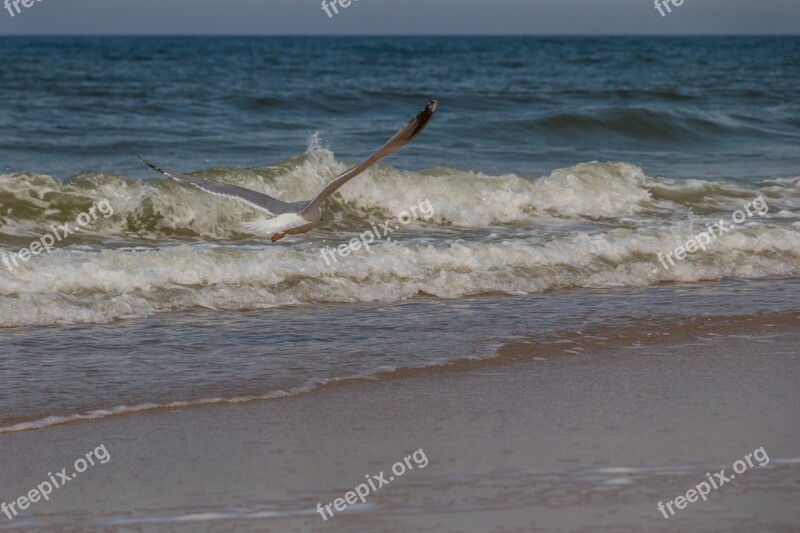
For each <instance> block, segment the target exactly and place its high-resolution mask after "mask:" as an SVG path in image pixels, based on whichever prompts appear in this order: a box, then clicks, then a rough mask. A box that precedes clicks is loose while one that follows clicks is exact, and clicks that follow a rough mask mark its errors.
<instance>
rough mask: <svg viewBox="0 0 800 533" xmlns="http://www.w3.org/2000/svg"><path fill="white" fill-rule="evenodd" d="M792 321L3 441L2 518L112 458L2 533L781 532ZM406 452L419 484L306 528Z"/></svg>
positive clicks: (795, 401)
mask: <svg viewBox="0 0 800 533" xmlns="http://www.w3.org/2000/svg"><path fill="white" fill-rule="evenodd" d="M790 315H791V316H786V317H783V318H784V320H782V321H781V323H780V324H777V321H775V322H776V323H775V324H772V322H769V321H767V322H765V323H752V321H751V325H752V326H753V327H752V328H750V329H749V330H747V329H742V323H732V324H730V330H729V331H725V327H722V328H720V329H718V330H714V327H713V325H707V324H705V325H704V324H700V326H703V327H700V328H698V329H697V331H698V332H700V331H702V333H703V334H702V335H700V336H697V337H694V336H692V337H689V336H687V337H689V338H684V339H683V340H681V341H679V342H674V340H673V341H672V342H667V343H663V342H653V343H647V344H638V345H636V344H631V343H628V344H627V345H625V341H623V342H621V343H620V344H618V345H615V346H613V347H611V346H606V347H603V348H598V349H595V350H585V353H581V352H580V351H579V352H578V353H576V354H573V353H564V350H565V349H566V350H570V349H572V348H571V347H569V346H566V345H563V346H558V345H553V346H552V347H551V348H552V349H553V350H554V351H552V354H553V355H550V356H549V357H548V356H542V355H539V354H537V355H534V356H532V355H531V354H530V353H527V354H525V353H524V346H525V344H524V343H521V344H519V345H517V346H510V347H508V348H507V350H508V353H507V354H506V355H507V357H505V358H502V359H501V361H500V362H501V363H502V364H499V365H498V364H496V363H497V362H498V361H497V360H488V361H475V362H468V363H467V364H466V365H463V366H461V365H453V366H459V368H457V369H456V368H449V369H447V368H443V369H442V370H444V371H435V372H425V371H421V372H417V373H416V375H404V376H395V377H392V378H389V379H382V380H361V381H357V382H348V383H336V384H334V385H335V386H329V387H323V388H320V389H317V390H315V391H312V392H310V393H308V394H303V395H299V396H295V397H292V398H282V399H278V400H276V401H269V402H252V403H243V404H239V405H225V406H209V407H203V408H186V409H177V410H176V409H173V410H160V411H153V412H147V413H139V414H132V415H128V416H120V417H112V418H108V419H104V420H100V421H95V422H92V423H85V424H67V425H61V426H54V427H51V428H47V429H43V430H37V431H26V432H20V433H14V434H6V435H2V436H0V440H2V441H3V446H4V450H5V451H6V457H7V460H8V465H9V466H8V468H7V469H6V471H5V472H4V473H3V474H2V483H0V487H2V494H0V499H3V498H5V500H4V501H8V500H9V499H11V498H13V497H14V496H16V495H19V494H24V493H27V491H28V490H30V489H31V488H33V487H35V486H36V483H38V482H39V481H40V478H42V479H43V476H44V474H45V473H46V472H47V471H48V469H51V470H52V469H56V470H57V467H59V465H62V466H65V465H69V464H71V461H72V460H74V459H75V458H77V457H80V456H81V455H82V454H83V453H84V452H85V451H86V450H89V449H94V448H95V447H96V446H98V445H99V444H101V443H102V444H104V445H106V446H107V448H108V451H109V453H110V455H111V460H110V462H109V464H107V465H104V466H103V467H102V468H97V469H94V470H90V471H89V472H88V473H86V474H82V478H81V480H80V481H78V482H73V483H72V484H71V485H70V486H69V488H64V489H63V491H61V492H62V493H59V494H58V495H57V498H53V499H52V500H51V501H50V502H48V503H47V504H46V505H38V507H37V508H36V509H35V510H34V509H32V510H31V511H32V512H29V513H26V515H25V516H24V517H21V519H19V520H15V521H13V522H9V523H3V522H1V521H0V528H4V527H8V526H11V527H23V526H25V527H45V526H58V527H82V528H88V529H92V528H97V529H101V528H103V527H112V526H116V527H126V526H127V527H146V526H148V525H151V526H152V525H161V526H166V525H169V526H170V527H172V528H174V529H175V530H186V531H189V530H191V531H214V530H219V529H220V528H224V529H225V530H232V529H234V528H236V529H237V530H244V531H250V530H252V531H257V530H263V529H264V528H265V527H277V528H281V529H285V528H291V527H294V528H302V529H304V530H320V531H323V530H327V528H330V527H334V528H335V529H336V530H353V529H359V528H362V529H363V528H364V527H367V526H369V527H370V528H372V530H375V531H384V530H386V531H388V530H391V529H418V530H421V531H426V530H439V529H441V527H446V528H449V529H451V530H452V529H458V530H463V531H481V530H484V531H485V530H488V529H491V527H492V525H493V524H497V523H500V517H501V516H502V523H503V524H504V525H505V526H507V527H511V526H512V525H516V526H518V527H521V528H525V529H528V530H543V529H553V528H559V527H560V528H562V529H566V530H578V529H584V528H588V527H592V526H594V527H601V528H610V529H614V530H618V531H628V530H631V531H633V530H640V529H641V527H642V525H643V524H644V525H646V526H647V527H648V528H650V529H656V530H659V529H670V528H674V527H676V525H677V526H678V527H681V528H682V529H687V528H690V529H692V530H699V531H713V530H719V528H721V527H724V528H726V529H727V530H735V531H746V530H752V529H753V528H758V527H762V528H763V527H797V526H798V524H800V511H798V510H797V508H796V501H797V496H798V495H799V494H798V493H800V489H798V488H797V487H798V486H800V483H798V482H800V468H799V467H798V465H800V430H798V429H797V428H798V427H800V424H799V423H798V422H800V414H798V413H800V395H798V394H797V392H798V385H797V383H799V382H800V380H799V379H798V378H799V377H800V354H798V351H797V349H796V346H797V342H798V341H800V332H798V330H797V328H796V327H792V326H793V325H794V324H795V323H796V313H794V314H790ZM698 320H700V319H698ZM792 320H794V322H792ZM733 322H736V321H735V320H733ZM744 322H747V321H743V323H744ZM705 326H708V327H705ZM653 337H654V339H656V340H658V339H663V338H666V337H661V336H655V335H654V336H653ZM515 350H522V351H520V352H515ZM558 350H561V353H562V355H555V354H557V353H558ZM493 363H494V364H493ZM412 372H413V371H412ZM395 378H398V379H395ZM759 446H763V447H765V449H766V450H767V452H768V453H769V456H770V458H771V459H772V463H771V465H768V467H765V468H763V469H758V470H755V471H753V472H749V473H748V475H747V476H746V478H744V477H743V479H742V480H737V481H736V483H735V484H731V485H730V487H727V486H726V487H724V489H725V490H719V491H715V493H714V494H713V495H712V496H711V497H709V501H708V502H704V503H702V504H699V503H697V504H694V505H692V506H690V507H689V508H688V509H685V510H683V511H681V512H680V515H679V516H677V517H674V518H672V519H670V520H664V519H663V518H662V517H660V514H659V513H658V510H657V508H656V504H657V503H658V502H659V501H661V500H663V501H668V500H671V499H673V498H675V497H676V496H677V495H679V494H681V493H683V492H685V491H686V490H687V489H689V488H691V487H693V486H695V485H696V484H697V483H698V482H701V481H703V479H704V478H705V476H704V474H705V472H707V471H709V469H712V468H717V470H718V469H719V468H722V467H725V466H726V465H730V464H731V463H732V462H733V461H735V460H736V459H738V458H740V457H741V456H743V455H744V454H745V453H746V452H748V451H752V450H753V449H755V448H757V447H759ZM420 448H423V449H424V450H425V453H426V454H427V457H428V458H429V460H430V464H429V466H428V467H427V468H425V469H424V470H418V471H413V472H408V473H406V474H405V475H404V476H403V478H402V479H399V480H397V481H395V482H393V483H392V484H391V485H389V486H387V487H385V488H383V489H381V490H380V491H378V492H376V493H375V494H374V495H372V496H371V497H370V499H369V500H368V502H367V503H366V504H364V505H361V506H358V505H356V506H354V508H353V509H352V511H345V512H344V513H342V514H337V516H336V517H335V518H333V519H331V520H329V521H328V522H323V520H322V518H321V517H320V516H319V515H318V514H316V513H315V510H314V509H315V507H316V505H317V503H318V502H321V503H323V504H325V503H327V502H330V501H333V500H334V499H335V498H338V497H340V496H343V495H344V494H345V492H346V491H347V490H352V488H353V487H354V486H355V485H356V484H358V483H359V482H360V481H359V480H360V479H363V477H364V475H365V474H369V473H376V472H378V471H381V470H387V469H388V468H389V467H390V466H391V465H392V464H393V463H394V462H395V461H397V460H402V458H403V457H405V456H407V455H409V454H410V453H412V452H413V451H414V450H417V449H420ZM159 487H160V488H159ZM100 509H102V511H101V510H100ZM0 518H2V517H0ZM37 524H38V525H37Z"/></svg>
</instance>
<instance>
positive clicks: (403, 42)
mask: <svg viewBox="0 0 800 533" xmlns="http://www.w3.org/2000/svg"><path fill="white" fill-rule="evenodd" d="M0 62H2V65H3V66H2V69H0V88H2V89H1V90H0V95H1V96H2V105H0V259H2V258H5V259H4V260H3V261H4V262H3V263H0V347H1V348H0V433H9V432H16V431H21V430H28V429H33V428H41V427H46V426H50V425H55V424H61V423H64V422H68V421H74V420H80V419H86V418H91V419H94V418H104V417H108V416H113V415H115V414H119V413H124V412H130V411H140V410H148V409H154V408H157V407H164V406H172V407H176V406H187V405H195V404H198V405H201V404H213V403H236V402H249V401H252V400H257V399H269V398H276V397H284V396H288V395H297V394H303V393H304V392H307V391H309V390H312V389H314V388H317V387H320V386H322V385H324V384H326V383H331V382H336V381H342V380H348V379H354V378H367V379H374V378H376V376H380V375H384V374H386V373H392V372H399V371H402V370H405V369H411V368H424V367H428V366H436V365H443V364H452V363H455V362H458V361H462V360H471V359H480V358H491V357H494V356H495V355H496V354H497V353H498V350H499V349H500V348H501V347H503V346H505V345H507V344H508V343H511V342H518V341H521V340H526V339H527V340H526V342H531V343H542V344H550V343H558V342H562V341H563V340H564V339H565V338H567V337H568V336H570V335H574V334H575V333H576V332H579V331H582V330H583V329H586V328H593V330H596V331H600V332H602V331H606V332H611V331H614V328H616V327H619V328H626V327H631V325H632V324H633V325H635V324H653V323H658V322H659V320H664V319H666V318H667V317H669V318H671V319H675V320H697V319H702V318H703V317H716V319H718V320H723V319H725V318H726V317H734V316H745V317H753V318H754V319H757V317H759V316H760V315H762V314H769V313H772V314H774V313H787V312H789V313H791V312H796V311H797V308H798V307H797V302H798V296H799V295H800V284H799V283H798V275H799V274H800V170H799V169H800V102H799V101H798V99H797V94H798V79H800V76H798V74H800V38H796V37H775V38H767V37H736V38H734V37H730V38H724V37H696V38H666V37H663V38H651V37H613V38H600V37H597V38H595V37H580V38H567V37H559V38H555V37H553V38H546V37H535V38H534V37H480V38H468V37H448V38H444V37H442V38H438V37H414V38H410V37H408V38H406V37H359V38H321V37H320V38H311V37H308V38H303V37H280V38H238V37H237V38H233V37H231V38H222V37H215V38H200V37H194V38H188V37H187V38H169V37H157V38H156V37H153V38H122V37H115V38H88V37H87V38H66V37H61V38H58V37H52V38H0ZM433 98H435V99H437V100H438V101H439V110H438V112H437V115H436V116H435V117H434V119H433V121H432V123H431V124H430V125H429V126H428V128H427V129H426V130H425V131H424V132H423V133H422V134H421V135H420V136H419V137H418V138H417V139H416V140H415V141H414V142H413V143H412V144H411V145H409V146H408V147H406V148H405V149H404V150H403V151H401V152H400V153H398V154H396V155H394V156H392V157H391V158H389V159H387V160H385V161H383V162H382V163H381V164H380V165H379V166H378V167H375V168H373V169H371V170H370V171H368V172H367V173H365V174H363V175H362V176H359V177H358V178H356V179H354V180H353V181H351V182H350V183H348V184H347V185H346V186H344V187H343V188H342V189H340V190H339V192H338V193H337V194H336V195H334V197H333V198H331V199H330V200H329V201H328V202H327V203H326V204H325V205H323V219H324V223H323V225H322V226H321V227H320V228H318V229H315V230H314V231H312V232H310V233H308V234H305V235H301V236H294V237H292V236H290V237H287V238H286V239H284V240H282V241H279V242H278V243H277V244H272V243H270V242H269V239H268V237H269V236H268V235H254V234H252V233H249V232H248V231H247V230H245V229H244V228H243V227H242V224H243V223H245V222H250V221H253V220H255V219H256V218H258V213H257V212H256V211H255V210H254V209H253V208H251V207H248V206H246V205H242V204H240V203H237V202H235V201H232V200H228V199H224V198H219V197H214V196H211V195H208V194H206V193H204V192H202V191H199V190H196V189H193V188H190V187H187V186H184V185H182V184H180V183H176V182H174V181H171V180H165V179H162V177H161V176H160V175H157V174H155V173H153V172H151V171H150V170H149V169H148V168H146V167H144V166H143V165H141V164H140V163H139V162H138V160H137V159H136V157H135V156H136V155H137V154H141V155H143V156H144V157H145V158H147V159H149V160H151V161H153V162H155V163H156V164H158V165H160V166H163V167H165V168H167V169H170V170H174V171H178V172H184V173H192V174H195V175H198V176H202V177H205V178H208V179H214V180H220V181H225V182H228V183H233V184H237V185H241V186H244V187H248V188H251V189H255V190H258V191H261V192H265V193H267V194H270V195H272V196H275V197H277V198H280V199H281V200H284V201H290V202H294V201H300V200H304V199H310V198H313V197H314V196H315V195H316V193H317V192H319V191H320V190H321V189H322V188H323V187H324V185H325V184H326V183H327V182H329V181H330V180H331V179H333V178H334V177H335V176H336V175H337V174H338V173H340V172H342V171H344V170H345V169H347V168H348V167H349V166H350V165H352V164H353V163H356V162H358V161H360V160H361V159H363V158H365V157H367V156H369V155H371V154H372V153H373V152H374V151H375V150H376V149H377V148H378V147H379V146H380V145H381V144H382V143H383V142H384V141H385V140H386V139H388V138H389V136H391V135H392V134H393V133H394V132H395V131H396V130H397V129H398V128H399V127H401V126H402V125H403V124H404V123H405V122H406V121H407V120H409V119H410V118H411V117H413V116H414V115H415V114H416V113H417V112H418V111H419V110H420V109H422V107H423V106H424V105H425V104H426V103H427V102H428V101H429V100H430V99H433ZM426 201H427V202H429V205H430V206H431V214H430V216H426V217H424V218H423V217H414V218H413V220H410V221H409V222H408V223H407V224H405V223H404V224H397V223H395V222H392V221H396V220H397V218H398V216H399V215H400V214H401V213H403V212H404V211H408V210H409V209H410V208H411V207H412V206H419V205H420V204H421V203H423V202H426ZM100 202H106V203H105V204H104V205H107V206H108V207H109V210H108V216H105V213H103V214H102V215H101V216H95V217H93V218H92V219H91V220H90V221H89V222H88V223H87V224H86V225H85V226H84V227H82V228H81V230H80V231H76V232H73V234H71V235H68V236H64V237H63V239H58V240H57V241H56V240H55V239H53V240H54V241H55V242H54V243H53V245H52V246H51V248H52V249H51V251H49V252H45V253H37V254H35V255H34V254H31V255H32V256H31V257H29V259H28V260H23V259H21V258H18V259H17V262H16V263H14V262H13V260H10V259H9V258H11V256H12V254H19V252H20V250H22V249H24V248H31V249H32V248H33V247H32V246H31V243H32V242H34V241H40V239H41V238H42V237H43V236H44V235H46V234H49V235H53V234H54V232H56V234H57V232H58V230H57V228H58V227H59V226H61V225H63V224H64V223H71V224H72V225H73V226H75V224H76V222H75V221H76V220H78V219H79V217H80V216H81V215H82V214H83V213H86V212H87V211H88V210H89V209H91V208H93V207H94V208H96V207H97V206H98V203H100ZM720 221H724V223H723V225H724V224H728V225H729V226H733V229H730V230H728V231H720V229H719V227H718V225H719V223H720ZM384 222H389V223H390V224H393V227H394V228H395V229H394V230H393V231H392V232H391V235H386V237H390V238H384V236H381V238H379V239H376V240H375V242H374V243H372V244H371V245H370V246H369V248H364V247H362V248H361V249H360V250H356V251H353V252H351V253H348V255H347V256H342V257H338V259H337V260H336V261H326V259H325V257H324V255H323V250H326V249H333V248H338V247H340V246H341V245H344V244H347V243H349V242H351V240H352V239H354V238H358V237H359V236H360V235H362V234H363V233H364V232H366V231H368V230H370V229H371V228H373V227H376V226H377V225H378V224H380V223H384ZM62 233H63V232H62ZM700 233H705V234H706V236H707V237H706V238H707V239H708V241H709V242H708V243H707V246H706V249H705V250H702V249H698V250H695V251H694V252H692V253H688V254H686V256H685V258H682V259H681V258H678V255H684V254H681V253H680V252H679V251H678V249H679V248H681V247H682V248H684V252H685V248H686V247H687V242H688V241H690V240H694V241H695V242H697V240H698V239H700V238H699V237H698V236H699V234H700ZM56 236H58V237H61V236H62V235H60V234H57V235H56ZM712 237H713V238H712ZM700 240H702V239H700ZM670 253H671V254H672V255H671V256H669V257H670V258H669V259H667V255H668V254H670ZM659 254H660V255H659ZM662 258H663V259H662ZM673 258H674V259H673ZM5 261H8V262H5ZM645 331H646V328H644V327H643V326H642V335H643V336H644V335H646V333H645Z"/></svg>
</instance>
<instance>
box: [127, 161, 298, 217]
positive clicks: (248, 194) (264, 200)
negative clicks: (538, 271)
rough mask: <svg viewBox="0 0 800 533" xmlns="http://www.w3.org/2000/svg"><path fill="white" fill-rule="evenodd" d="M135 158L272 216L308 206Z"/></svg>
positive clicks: (167, 174)
mask: <svg viewBox="0 0 800 533" xmlns="http://www.w3.org/2000/svg"><path fill="white" fill-rule="evenodd" d="M137 157H139V159H140V160H141V161H142V163H144V164H145V165H147V166H148V167H150V168H152V169H153V170H155V171H156V172H160V173H162V174H164V175H165V176H169V177H170V178H172V179H174V180H177V181H180V182H181V183H188V184H189V185H193V186H195V187H197V188H198V189H200V190H201V191H205V192H207V193H210V194H214V195H216V196H225V197H226V198H233V199H235V200H240V201H242V202H245V203H247V204H250V205H251V206H253V207H255V208H256V209H260V210H261V211H264V212H266V213H267V214H269V215H272V216H277V215H280V214H283V213H297V212H299V211H302V210H303V208H304V207H305V206H306V205H308V202H295V203H291V204H289V203H286V202H281V201H280V200H278V199H276V198H273V197H272V196H269V195H267V194H263V193H260V192H256V191H252V190H250V189H245V188H244V187H238V186H236V185H230V184H228V183H222V182H220V181H211V180H205V179H203V178H195V177H192V176H186V175H185V174H177V173H175V172H169V171H167V170H164V169H163V168H159V167H157V166H155V165H154V164H152V163H149V162H147V161H145V160H144V159H143V158H142V157H140V156H137Z"/></svg>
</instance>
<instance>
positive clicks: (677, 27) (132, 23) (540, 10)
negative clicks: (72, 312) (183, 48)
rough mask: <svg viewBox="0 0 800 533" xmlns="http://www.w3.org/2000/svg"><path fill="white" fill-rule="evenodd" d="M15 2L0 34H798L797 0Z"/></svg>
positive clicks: (1, 19) (1, 18)
mask: <svg viewBox="0 0 800 533" xmlns="http://www.w3.org/2000/svg"><path fill="white" fill-rule="evenodd" d="M5 1H12V0H0V8H2V6H3V4H2V2H5ZM15 1H20V2H21V1H24V2H30V3H32V4H33V5H31V6H30V7H28V8H25V7H23V5H22V4H21V3H20V4H19V8H20V11H21V12H20V13H17V12H16V10H15V9H14V7H13V6H11V7H10V8H9V9H10V10H11V12H13V13H14V16H13V17H12V16H11V14H10V13H9V11H8V10H6V9H0V35H148V34H149V35H152V34H156V35H242V34H244V35H287V34H289V35H361V34H366V35H420V34H422V35H452V34H458V35H473V34H492V35H497V34H525V35H560V34H567V35H574V34H585V35H617V34H626V35H642V34H644V35H650V34H661V35H687V34H715V35H718V34H724V35H729V34H798V33H800V1H798V0H683V2H682V5H680V6H674V5H671V10H672V12H671V13H667V12H666V11H667V10H666V8H662V9H663V11H664V12H665V16H662V15H661V14H659V11H657V10H656V8H655V5H654V2H653V0H351V1H352V3H351V4H350V5H349V7H347V8H342V7H338V9H339V13H338V14H335V13H333V9H330V8H329V10H330V11H331V14H332V16H328V15H327V14H326V13H325V11H323V9H322V5H321V0H15ZM328 1H330V2H333V0H328ZM337 1H344V2H345V3H346V2H347V0H337ZM657 1H660V2H669V1H673V2H678V3H680V2H681V0H657Z"/></svg>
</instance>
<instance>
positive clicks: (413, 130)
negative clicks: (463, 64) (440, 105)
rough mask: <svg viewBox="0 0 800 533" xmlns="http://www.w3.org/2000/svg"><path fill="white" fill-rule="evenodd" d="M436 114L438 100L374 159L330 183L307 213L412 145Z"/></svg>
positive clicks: (427, 107) (307, 208) (390, 141)
mask: <svg viewBox="0 0 800 533" xmlns="http://www.w3.org/2000/svg"><path fill="white" fill-rule="evenodd" d="M435 112H436V100H431V102H430V103H429V104H428V105H427V106H426V107H425V109H423V110H422V112H420V113H419V114H418V115H417V116H416V117H414V118H413V119H412V120H411V122H409V123H408V124H406V126H405V127H404V128H403V129H401V130H400V131H398V132H397V133H395V135H394V137H392V138H391V139H389V140H388V141H387V142H386V144H384V145H383V147H382V148H381V149H380V150H378V152H376V153H375V155H373V156H372V157H370V158H369V159H367V160H366V161H364V162H363V163H361V164H360V165H358V166H355V167H353V168H351V169H350V170H348V171H346V172H345V173H344V174H342V175H340V176H339V177H337V178H336V179H335V180H333V181H332V182H330V183H329V184H328V186H327V187H325V189H323V190H322V192H321V193H319V195H317V197H316V198H314V199H313V200H311V202H309V204H308V205H307V206H306V208H305V211H310V210H312V209H315V208H318V207H319V206H320V205H322V202H324V201H325V200H326V199H327V198H328V197H329V196H330V195H331V194H333V193H334V192H335V191H336V189H338V188H339V187H341V186H342V185H344V184H345V183H347V182H348V181H350V180H351V179H353V178H355V177H356V176H358V175H359V174H361V173H362V172H364V171H365V170H367V169H368V168H369V167H371V166H372V165H374V164H375V163H377V162H378V161H380V160H381V159H383V158H384V157H386V156H389V155H392V154H394V153H395V152H398V151H399V150H400V149H401V148H403V147H404V146H405V145H407V144H408V143H410V142H411V141H412V140H413V139H414V137H416V136H417V135H419V133H420V132H421V131H422V130H423V129H424V128H425V126H427V125H428V122H430V120H431V118H432V117H433V114H434V113H435Z"/></svg>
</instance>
